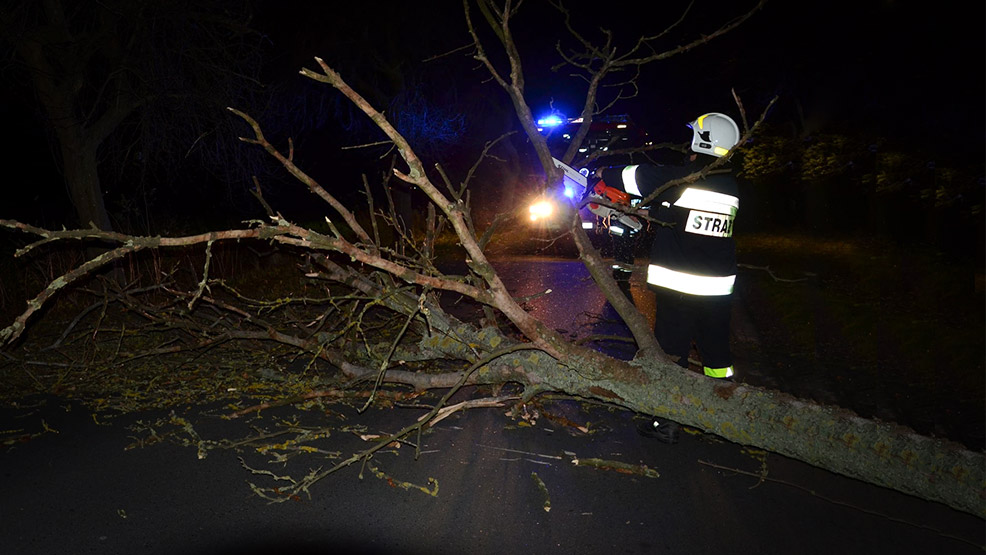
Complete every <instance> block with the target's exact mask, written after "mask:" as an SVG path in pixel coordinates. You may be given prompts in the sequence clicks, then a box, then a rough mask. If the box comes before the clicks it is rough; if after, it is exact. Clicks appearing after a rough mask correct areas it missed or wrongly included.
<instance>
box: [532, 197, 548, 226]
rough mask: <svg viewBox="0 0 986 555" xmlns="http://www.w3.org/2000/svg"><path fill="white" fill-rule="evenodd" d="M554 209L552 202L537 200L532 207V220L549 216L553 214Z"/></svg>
mask: <svg viewBox="0 0 986 555" xmlns="http://www.w3.org/2000/svg"><path fill="white" fill-rule="evenodd" d="M552 210H553V208H552V206H551V203H550V202H548V201H546V200H542V201H538V202H535V203H534V204H532V205H531V207H530V211H531V221H532V222H536V221H538V220H539V219H541V218H547V217H549V216H551V212H552Z"/></svg>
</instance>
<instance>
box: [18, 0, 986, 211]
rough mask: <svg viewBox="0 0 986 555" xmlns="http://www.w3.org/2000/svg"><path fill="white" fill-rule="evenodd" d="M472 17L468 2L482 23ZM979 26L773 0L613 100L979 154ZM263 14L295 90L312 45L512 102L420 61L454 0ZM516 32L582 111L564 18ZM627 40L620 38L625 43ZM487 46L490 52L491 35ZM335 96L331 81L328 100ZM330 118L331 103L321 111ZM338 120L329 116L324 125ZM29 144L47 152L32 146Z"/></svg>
mask: <svg viewBox="0 0 986 555" xmlns="http://www.w3.org/2000/svg"><path fill="white" fill-rule="evenodd" d="M565 4H566V5H567V6H569V7H570V8H571V9H572V12H573V18H574V22H575V24H576V25H577V26H578V28H579V29H580V30H582V31H583V32H584V33H585V34H586V35H587V36H593V33H594V29H595V28H597V27H605V28H608V29H612V30H614V32H616V33H618V36H622V37H632V38H636V36H638V35H639V34H641V33H654V32H655V31H657V30H660V29H662V28H663V22H664V21H666V19H661V18H660V17H658V16H656V15H653V14H650V13H649V12H651V11H654V10H658V9H661V8H665V9H667V11H668V14H667V15H668V17H669V18H672V17H674V16H673V15H672V14H677V13H678V12H677V9H678V8H679V7H680V6H683V5H685V4H686V3H685V2H654V3H648V4H647V10H644V11H641V5H642V4H641V3H639V2H621V1H609V2H586V1H584V0H580V1H577V2H565ZM752 4H753V2H752V1H739V2H737V1H734V2H721V1H703V0H698V1H697V2H696V3H695V6H694V7H693V8H692V14H691V16H690V18H689V19H688V20H687V21H686V23H685V24H683V25H682V27H681V29H680V30H681V31H682V34H678V35H675V36H676V37H678V38H675V39H670V40H668V41H666V42H663V43H659V47H665V48H666V47H670V46H672V45H674V44H681V43H682V42H685V38H684V37H694V36H695V35H696V33H700V32H702V31H710V30H712V29H714V28H715V26H716V24H717V23H719V22H721V21H724V20H728V19H729V18H731V17H733V16H735V15H738V14H739V13H741V12H742V11H744V9H745V8H746V7H748V6H750V5H752ZM973 4H974V5H973ZM422 6H424V7H422ZM970 6H971V7H970ZM932 10H933V11H932ZM479 18H480V16H479V14H478V13H477V12H475V11H474V19H476V20H477V21H478V20H479ZM983 22H984V5H983V4H982V3H981V2H980V3H972V4H969V3H958V2H938V3H935V4H933V5H931V4H922V3H915V2H898V1H888V0H874V1H865V0H861V1H855V2H850V1H846V0H829V1H815V2H790V1H786V0H785V1H781V0H771V1H769V2H768V3H767V5H766V7H765V8H764V10H762V11H761V12H759V13H757V14H756V15H754V16H753V18H752V19H751V20H750V21H748V22H747V23H745V24H744V25H743V26H742V27H740V28H739V29H737V30H734V31H733V32H732V33H730V34H728V35H726V36H724V37H720V38H718V39H716V40H715V41H713V42H712V43H711V44H709V45H706V46H703V47H700V48H698V49H696V50H694V51H692V52H689V53H686V54H684V55H681V56H678V57H675V58H672V59H671V60H668V61H664V62H657V63H653V64H650V65H648V66H647V67H646V68H645V72H644V74H643V75H642V79H641V82H642V85H643V87H642V90H641V93H640V95H639V96H638V97H637V98H635V99H633V100H631V101H627V102H625V103H624V104H622V105H620V106H617V107H616V108H615V109H614V110H613V112H615V113H620V112H623V113H628V114H630V115H631V116H632V117H633V118H634V119H635V120H636V121H638V122H639V123H641V124H642V125H644V127H645V128H646V129H648V131H650V133H651V135H652V136H653V137H655V138H656V139H657V140H673V141H684V140H687V139H688V137H689V135H688V130H687V129H686V128H685V126H684V124H685V123H686V122H688V121H690V120H692V119H693V118H694V117H695V116H697V115H699V114H701V113H704V112H708V111H724V112H727V113H730V114H736V109H735V105H734V103H733V99H732V93H731V90H732V89H735V90H736V91H737V93H738V94H739V95H740V96H741V98H742V99H743V102H744V104H745V106H746V108H747V111H748V113H749V114H751V115H754V114H756V113H758V111H759V110H760V109H761V108H762V107H763V106H764V105H765V104H766V103H767V102H768V101H769V100H770V99H771V98H772V97H773V96H775V95H779V96H780V100H779V102H778V104H777V105H776V108H775V110H774V112H773V113H772V114H771V118H770V121H771V122H772V123H775V124H779V125H784V124H790V125H791V126H792V129H795V130H796V131H797V132H799V133H802V134H810V133H816V132H822V131H844V132H849V133H852V132H854V131H865V132H866V133H868V134H877V135H879V136H882V137H885V138H886V139H887V140H890V141H893V142H896V143H902V144H910V145H914V146H915V147H920V148H922V149H930V150H933V151H936V152H940V153H942V154H943V155H960V156H966V157H971V158H972V159H978V160H982V158H983V154H984V152H986V147H984V142H986V141H984V137H986V126H984V121H986V115H984V113H986V110H984V105H986V102H984V98H986V90H984V89H986V87H984V82H986V79H984V68H986V61H984V52H986V48H984V33H983ZM254 25H255V26H256V27H257V28H258V29H259V30H260V31H261V32H263V33H265V34H266V36H267V38H268V39H269V42H268V45H269V47H270V55H271V61H270V67H268V69H267V75H268V76H269V77H270V78H271V79H274V80H276V81H278V82H279V83H281V84H287V85H288V86H289V87H290V86H298V84H299V83H300V82H301V81H303V80H304V78H303V77H301V76H299V75H298V69H299V68H301V67H315V65H314V61H313V57H314V56H321V57H323V58H324V59H325V60H326V61H327V62H328V63H330V65H333V67H336V68H337V69H339V70H340V71H341V72H342V73H343V75H344V77H346V78H347V79H348V80H350V81H351V82H352V83H353V84H354V86H357V87H358V86H359V85H360V83H361V82H365V83H369V84H371V85H373V86H374V87H376V88H378V89H379V90H380V91H383V92H384V93H386V92H387V91H388V90H389V91H394V90H396V89H395V87H399V86H400V83H396V84H395V83H387V79H388V78H389V76H388V74H387V72H383V71H379V68H380V67H388V68H390V69H391V70H393V69H394V68H398V69H397V71H398V72H402V71H404V72H406V75H411V74H414V73H416V72H419V71H422V75H425V76H427V78H428V79H431V82H432V83H437V84H435V85H433V86H434V87H435V88H438V89H441V88H442V87H447V88H448V89H449V90H454V91H455V95H456V96H455V98H456V99H457V101H458V102H461V103H462V105H463V106H466V107H468V108H466V109H464V110H463V111H471V112H472V113H470V114H468V116H470V117H473V116H475V115H477V113H479V112H481V111H482V110H483V109H484V108H483V106H486V105H488V104H489V105H498V106H509V103H508V101H507V100H506V96H505V93H504V92H503V91H502V90H501V89H500V88H499V87H498V86H497V85H496V84H495V83H492V82H489V81H488V79H487V75H486V73H485V71H484V70H482V69H481V68H477V64H476V63H475V62H474V61H472V60H470V59H468V58H467V57H465V56H463V55H462V54H461V53H459V54H453V55H450V56H448V57H446V58H444V59H442V60H441V61H438V62H429V63H423V62H422V61H421V60H423V59H425V58H428V57H431V56H434V55H437V54H440V53H443V52H447V51H450V50H452V49H454V48H457V47H460V46H465V45H466V44H467V43H468V41H469V37H468V35H467V33H466V30H465V24H464V21H463V16H462V7H461V2H459V1H457V0H440V1H433V2H426V3H415V2H407V1H392V0H387V1H382V0H364V1H362V2H357V3H349V2H331V3H330V2H320V3H316V2H297V1H294V2H293V1H279V2H263V4H262V8H261V11H260V13H259V14H258V17H257V18H256V19H255V21H254ZM513 30H514V33H515V35H516V36H517V40H518V42H519V44H520V47H521V53H522V55H523V56H524V57H525V64H526V65H525V69H526V78H527V84H528V86H527V96H528V102H529V104H530V105H531V107H532V109H533V110H534V111H535V113H536V114H538V113H541V112H546V111H547V110H548V109H549V106H550V105H551V103H552V102H553V103H554V106H555V108H557V109H561V110H563V111H571V112H572V113H573V114H574V112H575V111H576V109H577V108H578V104H577V102H578V101H579V99H580V95H581V92H582V89H581V87H580V86H579V82H578V80H576V79H572V78H571V77H569V76H568V75H567V72H565V71H561V72H558V73H553V72H551V71H550V70H549V67H550V65H551V64H553V63H555V62H556V59H557V58H556V56H555V55H554V52H553V50H552V48H553V45H554V43H555V41H556V40H557V37H559V36H561V34H562V33H563V29H561V27H560V18H559V16H558V15H557V14H556V12H554V11H553V10H552V9H550V8H549V7H547V6H546V4H545V3H543V2H536V1H534V0H526V1H524V2H523V3H522V4H521V9H520V11H519V13H518V14H517V16H516V19H515V21H514V26H513ZM621 44H622V45H623V46H626V42H625V41H624V42H623V43H621ZM487 46H488V48H490V49H491V51H493V50H495V49H496V45H495V44H493V43H492V42H490V43H488V44H487ZM422 68H424V70H422ZM391 80H393V79H391ZM445 83H447V85H445ZM333 94H334V93H332V92H327V93H326V97H327V98H331V95H333ZM336 102H337V104H338V101H336ZM330 104H331V103H327V104H326V105H327V106H328V105H330ZM24 106H25V105H24V104H23V103H22V102H20V101H18V100H16V99H15V98H13V97H8V98H7V99H5V101H4V102H3V107H4V112H5V116H6V119H7V121H8V122H9V123H10V124H11V125H13V126H14V128H15V129H23V130H22V131H19V132H18V133H17V134H16V136H18V137H20V138H21V140H20V141H19V143H18V145H17V147H16V148H15V149H14V150H10V151H8V155H10V156H12V158H16V159H19V160H25V161H26V159H27V158H34V159H37V162H36V165H35V166H32V167H31V169H43V167H44V166H45V165H46V164H48V162H47V161H46V160H47V159H48V158H46V157H47V156H48V155H49V154H50V151H49V150H48V147H47V146H46V145H45V144H44V137H43V133H42V132H40V131H39V129H38V127H37V124H36V123H34V122H32V121H30V120H29V119H28V118H24V117H22V116H23V115H25V114H29V113H30V112H31V110H29V109H28V110H25V109H24ZM477 107H479V108H477ZM330 111H331V110H330ZM334 116H335V114H332V113H326V114H322V117H323V118H324V119H328V120H331V119H332V118H333V117H334ZM506 116H509V113H508V114H506ZM344 131H345V130H344V129H342V128H341V127H340V126H338V125H336V126H333V125H325V126H323V127H322V128H321V129H320V130H319V131H318V132H319V133H324V134H338V133H342V132H344ZM494 136H495V135H494ZM489 138H490V137H483V140H487V139H489ZM31 152H35V153H39V154H40V155H41V156H29V153H31ZM24 201H25V202H37V201H38V197H37V196H36V195H27V196H26V197H25V199H24ZM13 202H16V199H15V201H13Z"/></svg>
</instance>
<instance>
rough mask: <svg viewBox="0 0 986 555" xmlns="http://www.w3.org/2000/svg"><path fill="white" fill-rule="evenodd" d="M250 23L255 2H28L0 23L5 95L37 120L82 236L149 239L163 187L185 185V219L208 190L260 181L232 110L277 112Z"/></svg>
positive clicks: (1, 14) (159, 209)
mask: <svg viewBox="0 0 986 555" xmlns="http://www.w3.org/2000/svg"><path fill="white" fill-rule="evenodd" d="M251 18H252V14H251V2H237V3H231V2H221V1H217V0H206V1H194V2H192V1H184V0H165V1H149V0H107V1H101V2H94V1H63V0H45V1H31V0H25V1H21V2H16V3H13V5H11V6H10V7H8V8H7V9H5V10H3V11H2V12H0V39H2V42H3V44H4V47H5V48H6V49H9V50H8V54H7V57H8V59H9V60H10V61H11V63H9V64H8V66H7V68H6V70H5V75H4V80H5V81H6V82H7V83H9V86H8V89H7V90H6V91H4V92H5V93H7V94H8V95H9V96H10V97H11V98H18V99H20V100H21V103H22V105H23V106H26V107H31V108H35V109H36V111H35V115H36V124H35V125H37V126H38V127H40V128H43V129H44V130H45V132H46V135H47V138H48V140H49V144H50V148H51V155H52V157H53V158H54V161H55V164H56V166H57V168H58V171H59V172H60V173H61V176H62V177H63V178H64V183H65V187H66V190H67V192H68V196H69V198H70V200H71V205H72V208H73V210H74V214H75V218H73V219H74V220H75V222H76V224H77V225H79V226H82V227H88V226H89V225H90V224H91V225H94V226H96V227H97V228H99V229H103V230H108V229H113V228H129V229H132V230H134V231H141V232H150V231H151V229H153V228H154V227H156V226H155V225H154V222H152V218H153V217H155V216H157V217H164V216H165V214H166V213H167V211H166V210H163V209H164V208H165V206H166V204H167V202H166V201H167V198H166V197H167V195H166V193H167V191H164V190H162V188H164V187H167V185H166V184H169V183H172V184H174V183H179V182H184V187H183V191H182V192H183V193H185V194H187V195H188V196H187V198H186V199H185V201H184V202H183V203H184V206H183V210H185V211H186V213H187V211H188V208H189V206H188V205H189V204H193V205H194V204H201V202H194V201H201V197H200V196H199V195H200V194H201V192H202V191H205V190H207V189H208V187H206V186H205V185H206V182H209V181H212V182H215V181H217V180H218V181H220V182H225V183H231V182H243V181H244V180H245V179H248V178H249V176H250V175H256V174H261V175H262V174H263V172H262V170H261V169H260V167H259V166H258V164H259V158H258V157H250V156H244V154H245V153H244V152H243V151H242V150H241V149H239V148H238V145H237V144H236V141H235V137H236V133H235V132H234V131H232V129H231V126H232V122H231V121H230V118H229V117H228V116H227V115H226V112H225V110H224V108H225V107H226V106H229V105H238V106H244V107H249V108H250V109H251V110H255V111H257V113H269V111H270V110H271V109H272V108H271V106H269V105H268V104H267V100H266V99H267V98H268V94H269V89H265V87H264V86H263V83H261V81H260V80H259V79H260V74H261V70H262V68H263V58H262V52H263V45H264V42H265V38H264V37H263V36H262V35H261V34H259V33H257V32H255V31H253V30H252V29H251V27H250V25H251V23H252V19H251ZM189 168H196V170H195V171H193V172H190V171H188V170H189ZM189 181H201V182H202V183H199V185H198V186H192V185H191V184H190V183H189ZM53 193H54V192H53ZM189 193H191V194H189ZM50 200H51V199H49V202H50ZM188 201H193V202H188ZM152 205H153V209H151V208H150V207H151V206H152ZM108 206H109V208H108ZM66 223H67V222H66Z"/></svg>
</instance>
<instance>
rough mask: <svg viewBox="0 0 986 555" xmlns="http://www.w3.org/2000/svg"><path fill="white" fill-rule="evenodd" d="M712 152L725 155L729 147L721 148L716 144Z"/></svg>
mask: <svg viewBox="0 0 986 555" xmlns="http://www.w3.org/2000/svg"><path fill="white" fill-rule="evenodd" d="M712 152H715V153H716V154H718V155H719V156H725V155H726V154H728V153H729V149H728V148H722V147H721V146H717V147H715V148H714V149H712Z"/></svg>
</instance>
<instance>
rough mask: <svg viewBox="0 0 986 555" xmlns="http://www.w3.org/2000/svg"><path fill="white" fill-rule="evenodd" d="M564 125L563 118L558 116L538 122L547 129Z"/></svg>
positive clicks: (548, 117)
mask: <svg viewBox="0 0 986 555" xmlns="http://www.w3.org/2000/svg"><path fill="white" fill-rule="evenodd" d="M562 123H563V122H562V120H561V118H560V117H558V116H556V115H550V116H547V117H543V118H541V119H539V120H538V125H543V126H545V127H554V126H556V125H561V124H562Z"/></svg>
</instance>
